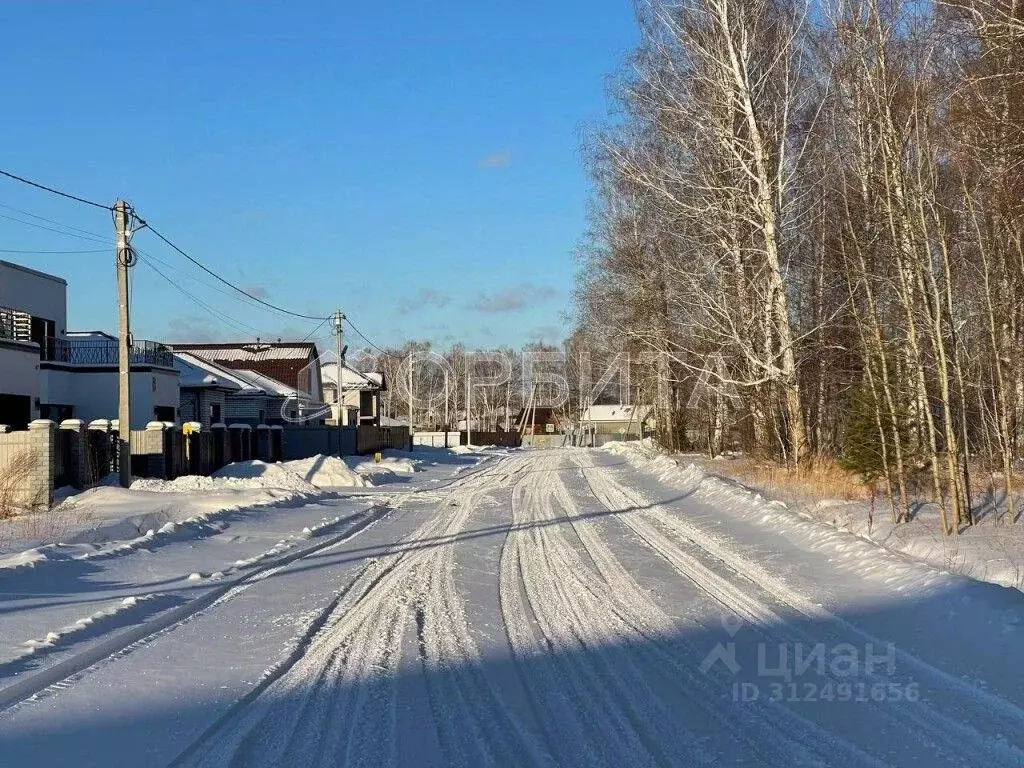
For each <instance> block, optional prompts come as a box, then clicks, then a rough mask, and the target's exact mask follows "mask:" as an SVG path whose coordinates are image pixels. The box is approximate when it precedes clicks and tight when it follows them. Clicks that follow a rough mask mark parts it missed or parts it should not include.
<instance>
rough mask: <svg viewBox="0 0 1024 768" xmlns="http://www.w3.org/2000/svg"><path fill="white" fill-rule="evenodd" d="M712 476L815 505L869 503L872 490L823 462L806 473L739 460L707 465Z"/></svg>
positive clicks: (848, 474) (845, 472)
mask: <svg viewBox="0 0 1024 768" xmlns="http://www.w3.org/2000/svg"><path fill="white" fill-rule="evenodd" d="M705 466H706V467H707V468H708V469H709V470H710V471H712V472H715V473H718V474H722V475H725V476H726V477H731V478H732V479H734V480H738V481H739V482H741V483H743V484H744V485H749V486H752V487H755V488H758V489H763V490H764V491H766V492H768V494H770V495H773V496H777V497H778V498H780V499H782V500H784V501H790V500H796V501H802V502H805V503H812V504H813V503H814V502H816V501H819V500H821V499H840V500H842V501H869V500H870V499H871V487H870V486H868V485H866V484H865V483H864V482H863V481H862V480H861V479H860V478H859V477H857V475H856V474H854V473H852V472H847V471H846V470H845V469H843V468H842V467H840V466H839V465H838V464H836V463H835V462H834V461H827V460H819V461H816V462H815V463H814V464H813V465H812V466H810V467H809V468H807V469H804V470H800V471H797V470H793V469H790V468H788V467H784V466H780V465H778V464H774V463H772V462H768V461H758V460H756V459H752V458H747V457H743V456H741V457H737V458H733V459H729V460H726V461H714V462H707V463H706V464H705Z"/></svg>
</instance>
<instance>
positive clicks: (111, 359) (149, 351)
mask: <svg viewBox="0 0 1024 768" xmlns="http://www.w3.org/2000/svg"><path fill="white" fill-rule="evenodd" d="M39 357H40V359H42V360H46V361H49V362H55V363H68V364H69V365H112V366H116V365H117V363H118V355H117V342H116V341H114V340H113V339H56V338H47V339H45V340H44V343H43V344H41V345H40V347H39ZM129 360H130V362H131V365H162V366H164V367H165V368H171V367H173V365H174V355H173V353H172V352H171V350H170V349H168V348H167V347H165V346H164V345H163V344H160V343H158V342H156V341H136V342H135V343H134V344H132V346H131V349H130V351H129Z"/></svg>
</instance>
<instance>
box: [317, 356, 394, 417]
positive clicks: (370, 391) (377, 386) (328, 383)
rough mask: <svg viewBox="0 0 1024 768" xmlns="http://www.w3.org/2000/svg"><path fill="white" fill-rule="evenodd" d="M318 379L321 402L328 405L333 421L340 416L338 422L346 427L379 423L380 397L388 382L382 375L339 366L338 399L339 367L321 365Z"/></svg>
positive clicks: (334, 364)
mask: <svg viewBox="0 0 1024 768" xmlns="http://www.w3.org/2000/svg"><path fill="white" fill-rule="evenodd" d="M321 376H322V378H323V397H322V398H321V399H322V400H323V402H324V403H326V404H329V405H330V406H331V412H332V413H331V419H332V420H334V419H338V418H339V416H340V418H341V423H342V424H346V425H358V424H375V425H376V424H379V423H380V395H381V393H382V392H387V382H386V381H385V379H384V374H383V373H360V372H359V371H357V370H355V369H354V368H350V367H349V366H347V365H344V364H342V366H341V398H340V400H339V398H338V383H337V377H338V364H337V363H334V362H327V363H324V364H323V365H322V366H321ZM334 423H337V422H336V421H335V422H334Z"/></svg>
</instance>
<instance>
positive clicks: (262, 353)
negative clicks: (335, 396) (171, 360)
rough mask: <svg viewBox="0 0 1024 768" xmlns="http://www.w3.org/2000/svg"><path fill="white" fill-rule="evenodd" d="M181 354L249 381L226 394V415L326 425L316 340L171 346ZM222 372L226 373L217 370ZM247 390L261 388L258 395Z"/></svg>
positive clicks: (258, 421)
mask: <svg viewBox="0 0 1024 768" xmlns="http://www.w3.org/2000/svg"><path fill="white" fill-rule="evenodd" d="M171 346H172V348H173V349H174V352H175V354H177V355H188V356H190V358H191V360H187V359H186V362H188V363H189V364H190V365H191V364H194V363H195V362H196V361H203V362H206V363H211V364H213V366H215V368H212V369H211V370H210V371H209V373H210V374H211V375H213V376H214V377H216V378H224V374H223V371H225V370H227V371H231V372H232V376H233V377H234V378H235V379H236V380H238V381H242V382H245V384H244V385H242V384H240V387H241V391H240V392H239V393H237V394H231V393H226V394H225V409H226V412H225V419H226V420H232V421H237V422H239V423H250V424H261V423H262V424H281V423H288V422H297V423H310V424H312V423H322V422H323V417H324V415H325V411H326V410H327V409H326V408H325V406H324V404H323V401H322V399H321V398H322V396H323V395H322V393H323V384H322V375H321V371H320V355H319V353H318V352H317V348H316V344H313V343H311V342H288V341H285V342H282V341H278V342H273V343H267V342H261V341H259V340H257V341H256V342H253V343H249V342H241V343H233V344H189V343H175V344H172V345H171ZM217 370H220V371H221V372H222V373H221V376H219V377H218V376H217V373H216V371H217ZM246 388H251V389H253V390H258V391H259V392H260V393H261V394H256V393H254V392H251V391H249V390H248V389H246Z"/></svg>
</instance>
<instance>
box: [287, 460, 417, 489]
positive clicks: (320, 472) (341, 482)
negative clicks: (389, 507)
mask: <svg viewBox="0 0 1024 768" xmlns="http://www.w3.org/2000/svg"><path fill="white" fill-rule="evenodd" d="M282 466H283V467H285V468H286V469H287V471H289V472H292V473H294V474H296V475H298V476H299V477H300V478H302V479H303V480H304V481H305V482H307V483H312V484H313V485H314V486H316V487H317V488H325V489H326V488H362V487H366V486H372V483H370V482H369V481H368V480H366V479H365V478H363V477H360V476H359V474H357V473H362V474H368V473H364V472H363V470H362V469H360V468H359V467H357V468H356V471H355V472H353V471H352V470H351V469H349V467H348V464H346V463H345V462H344V461H343V460H342V459H339V458H337V457H336V456H324V455H322V454H321V455H317V456H313V457H312V458H309V459H298V460H296V461H286V462H284V464H283V465H282ZM360 466H362V465H360ZM410 471H411V470H410Z"/></svg>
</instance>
